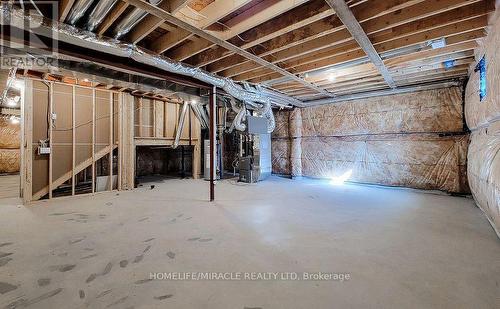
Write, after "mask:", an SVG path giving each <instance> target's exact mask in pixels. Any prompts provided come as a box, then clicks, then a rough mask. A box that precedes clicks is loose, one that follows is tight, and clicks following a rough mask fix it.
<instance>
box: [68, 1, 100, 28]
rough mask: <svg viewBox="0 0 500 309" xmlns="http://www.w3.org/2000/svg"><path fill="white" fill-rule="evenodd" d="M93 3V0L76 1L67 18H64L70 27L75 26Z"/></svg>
mask: <svg viewBox="0 0 500 309" xmlns="http://www.w3.org/2000/svg"><path fill="white" fill-rule="evenodd" d="M93 2H94V0H77V1H76V3H75V4H74V5H73V7H72V8H71V11H70V12H69V15H68V17H66V20H67V22H68V23H69V24H71V25H74V24H76V23H77V22H78V21H79V20H80V18H82V16H83V15H84V14H85V12H87V10H88V9H89V8H90V6H91V5H92V3H93Z"/></svg>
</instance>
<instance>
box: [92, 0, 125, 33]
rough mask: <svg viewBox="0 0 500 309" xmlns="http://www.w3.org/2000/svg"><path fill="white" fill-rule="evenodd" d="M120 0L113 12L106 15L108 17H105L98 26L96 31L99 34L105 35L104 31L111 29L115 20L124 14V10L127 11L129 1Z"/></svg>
mask: <svg viewBox="0 0 500 309" xmlns="http://www.w3.org/2000/svg"><path fill="white" fill-rule="evenodd" d="M118 1H119V2H118V3H117V4H116V5H115V6H114V7H113V9H112V10H111V12H110V13H109V14H108V15H106V18H104V21H103V22H102V23H101V24H100V25H99V27H98V28H97V31H96V33H97V34H99V35H103V34H104V32H106V31H107V30H108V29H109V27H111V25H113V24H114V23H115V21H116V20H117V19H118V17H120V16H121V15H122V14H123V12H125V10H126V9H127V7H128V3H127V2H124V1H121V0H118Z"/></svg>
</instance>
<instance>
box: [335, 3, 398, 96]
mask: <svg viewBox="0 0 500 309" xmlns="http://www.w3.org/2000/svg"><path fill="white" fill-rule="evenodd" d="M326 2H327V3H328V5H330V6H331V7H332V8H333V9H334V10H335V12H336V14H337V16H338V17H339V18H340V20H341V21H342V22H343V23H344V25H345V26H346V27H347V30H348V31H349V32H350V33H351V35H352V36H353V38H354V39H355V40H356V42H358V44H359V45H360V46H361V48H362V49H363V50H364V51H365V53H366V55H367V56H368V58H370V60H371V62H373V64H374V65H375V67H377V69H378V70H379V71H380V74H382V76H383V77H384V79H385V81H386V82H387V84H388V85H389V86H390V87H391V88H396V83H395V82H394V79H392V76H391V73H390V72H389V70H388V69H387V68H386V66H385V64H384V61H382V58H380V55H379V54H378V53H377V51H376V50H375V47H373V44H372V43H371V42H370V39H369V38H368V36H367V35H366V33H365V31H364V30H363V28H361V25H360V24H359V22H358V21H357V20H356V17H354V15H353V14H352V12H351V10H350V9H349V7H348V6H347V4H346V3H345V1H344V0H326Z"/></svg>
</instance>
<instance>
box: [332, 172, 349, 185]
mask: <svg viewBox="0 0 500 309" xmlns="http://www.w3.org/2000/svg"><path fill="white" fill-rule="evenodd" d="M351 175H352V170H348V171H347V172H345V173H344V174H342V175H340V176H333V177H332V178H330V184H331V185H333V186H340V185H343V184H344V182H346V181H347V180H349V178H350V177H351Z"/></svg>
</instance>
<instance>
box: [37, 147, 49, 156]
mask: <svg viewBox="0 0 500 309" xmlns="http://www.w3.org/2000/svg"><path fill="white" fill-rule="evenodd" d="M38 154H39V155H48V154H50V147H42V146H38Z"/></svg>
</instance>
